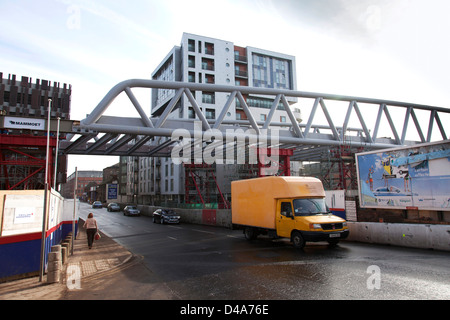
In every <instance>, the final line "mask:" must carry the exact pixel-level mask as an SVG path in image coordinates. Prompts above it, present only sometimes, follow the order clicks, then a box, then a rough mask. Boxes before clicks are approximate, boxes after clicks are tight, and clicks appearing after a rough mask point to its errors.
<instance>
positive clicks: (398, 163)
mask: <svg viewBox="0 0 450 320" xmlns="http://www.w3.org/2000/svg"><path fill="white" fill-rule="evenodd" d="M356 164H357V174H358V189H359V201H360V206H361V207H362V208H392V209H403V210H405V209H410V210H434V211H450V140H445V141H441V142H435V143H426V144H418V145H415V146H410V147H402V148H393V149H386V150H379V151H373V152H365V153H359V154H357V155H356Z"/></svg>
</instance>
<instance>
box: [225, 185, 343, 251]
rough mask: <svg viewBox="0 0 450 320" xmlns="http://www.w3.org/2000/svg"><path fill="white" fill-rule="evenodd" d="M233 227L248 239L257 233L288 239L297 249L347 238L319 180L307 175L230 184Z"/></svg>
mask: <svg viewBox="0 0 450 320" xmlns="http://www.w3.org/2000/svg"><path fill="white" fill-rule="evenodd" d="M231 209H232V223H233V228H239V229H243V230H244V234H245V237H246V238H247V239H248V240H252V239H255V238H256V237H257V236H258V235H260V234H263V235H269V236H272V237H284V238H289V239H291V241H292V243H293V244H294V246H295V247H297V248H303V247H304V246H305V243H306V242H308V241H328V243H330V244H331V245H336V244H337V243H338V242H339V240H341V239H345V238H347V237H348V234H349V231H348V228H347V223H346V221H345V220H344V219H342V218H340V217H337V216H334V215H332V214H331V212H330V211H329V209H328V207H327V206H326V204H325V191H324V189H323V185H322V182H321V181H320V180H319V179H316V178H310V177H263V178H256V179H248V180H239V181H233V182H232V183H231Z"/></svg>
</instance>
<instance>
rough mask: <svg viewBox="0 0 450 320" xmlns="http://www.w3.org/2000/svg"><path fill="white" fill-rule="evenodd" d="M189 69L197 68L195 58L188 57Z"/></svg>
mask: <svg viewBox="0 0 450 320" xmlns="http://www.w3.org/2000/svg"><path fill="white" fill-rule="evenodd" d="M188 67H189V68H195V56H189V57H188Z"/></svg>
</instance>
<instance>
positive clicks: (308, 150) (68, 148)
mask: <svg viewBox="0 0 450 320" xmlns="http://www.w3.org/2000/svg"><path fill="white" fill-rule="evenodd" d="M133 88H146V89H169V90H173V94H172V98H171V100H170V101H169V102H168V104H166V107H165V109H164V110H163V111H162V113H161V114H160V116H158V117H152V118H149V117H148V116H147V115H146V113H145V111H144V109H143V108H142V106H141V104H140V103H139V101H138V99H137V98H136V96H135V95H134V93H133V91H132V89H133ZM193 91H205V92H225V93H227V94H228V95H229V98H228V100H227V102H226V103H225V105H224V106H223V108H221V109H220V108H219V109H218V110H220V114H219V116H218V117H217V119H214V120H208V119H206V117H205V115H204V113H203V112H202V106H201V104H200V103H199V102H198V101H197V100H196V99H195V98H194V96H193V94H192V92H193ZM121 93H125V94H126V96H127V97H128V98H129V100H130V101H131V103H132V105H133V106H134V108H135V109H136V111H137V113H138V114H139V117H135V118H127V117H114V116H107V115H104V114H105V112H106V111H107V110H108V107H109V106H110V105H111V104H112V103H113V101H114V100H115V99H116V97H118V96H119V95H120V94H121ZM183 95H184V96H186V98H187V99H188V101H189V103H190V105H192V108H193V110H194V112H195V115H196V119H195V120H194V119H176V118H174V117H171V116H170V115H171V113H172V112H173V111H174V110H175V108H176V105H177V103H178V102H179V101H180V99H181V97H182V96H183ZM247 95H257V96H263V97H269V98H272V99H273V100H274V102H273V104H272V106H271V108H270V110H269V113H268V116H267V119H266V120H265V121H258V120H257V119H255V118H254V116H253V115H252V112H251V110H250V107H249V106H248V104H247V103H246V101H245V97H246V96H247ZM236 99H237V100H238V101H239V102H240V106H241V108H242V110H243V111H244V113H245V115H246V117H247V119H246V120H226V114H227V112H228V111H229V109H230V107H231V106H232V105H233V103H234V101H235V100H236ZM292 99H296V100H297V101H298V102H299V103H300V104H301V105H308V106H312V107H311V111H310V113H309V114H308V115H305V114H304V115H303V117H304V118H305V120H306V122H305V123H299V122H298V121H297V119H296V116H295V115H294V113H293V111H292V110H291V108H290V106H289V103H288V100H291V101H292ZM335 102H339V106H337V105H333V106H332V108H333V109H330V106H331V105H332V104H333V103H335ZM341 102H346V103H344V104H342V103H341ZM279 104H282V105H283V106H284V109H285V110H286V113H287V116H288V117H287V122H283V123H281V122H277V121H275V120H274V119H273V115H274V113H275V110H277V108H278V106H279ZM374 107H375V108H377V109H378V113H377V116H376V118H373V117H372V116H368V115H366V110H368V109H367V108H374ZM300 108H302V107H300ZM394 109H395V110H394ZM398 110H402V111H403V113H402V114H403V118H401V121H398V120H397V121H394V119H397V117H396V118H394V117H393V112H394V111H395V112H398ZM320 112H321V113H322V115H323V116H324V119H325V121H324V122H323V121H322V122H320V123H319V120H318V119H319V118H320V117H319V116H318V114H319V113H320ZM420 112H422V113H423V112H426V113H427V117H428V121H427V123H428V128H427V129H426V130H425V131H424V130H423V128H422V127H423V123H422V124H421V121H420V119H422V118H423V114H421V116H420V117H419V116H418V113H420ZM336 113H337V114H342V115H343V114H345V118H344V120H343V122H342V123H337V121H336V120H335V116H334V114H336ZM124 114H129V112H128V111H127V110H124ZM352 116H356V118H357V121H356V124H357V126H355V127H351V126H350V119H351V117H352ZM447 117H450V109H448V108H442V107H435V106H427V105H419V104H412V103H404V102H397V101H389V100H381V99H370V98H360V97H351V96H339V95H332V94H321V93H311V92H302V91H292V90H276V89H267V88H254V87H240V86H223V85H212V84H196V83H184V82H167V81H155V80H139V79H133V80H127V81H123V82H121V83H119V84H117V85H116V86H114V87H113V88H112V89H111V90H110V91H109V92H108V94H107V95H106V96H105V97H104V98H103V99H102V100H101V101H100V103H99V104H98V105H97V107H96V108H94V110H93V111H92V112H91V113H90V114H89V115H88V117H87V118H86V119H84V120H82V121H80V122H79V123H77V124H74V125H73V132H72V134H69V135H67V138H66V139H65V140H62V141H61V142H60V151H61V152H62V153H63V154H83V155H116V156H117V155H120V156H145V157H167V156H170V152H171V148H172V147H173V146H174V144H175V143H177V142H178V138H176V137H177V134H178V133H179V132H180V130H181V131H182V132H184V133H186V134H189V136H190V137H192V140H193V141H194V142H192V143H193V145H194V144H195V143H197V142H198V141H199V140H200V139H202V138H204V137H205V134H206V135H207V136H208V137H210V136H211V135H212V136H214V137H215V138H216V140H215V141H216V142H217V141H219V143H220V141H223V152H224V154H225V153H226V150H229V149H230V148H233V149H236V148H238V146H237V141H238V140H239V139H244V140H245V141H247V144H252V143H254V142H255V141H256V145H258V144H261V141H262V143H263V147H266V146H265V145H264V143H266V144H269V143H270V144H269V146H272V147H278V148H292V149H294V155H293V156H292V157H291V160H305V161H314V160H316V159H317V160H320V158H321V154H323V153H324V152H327V150H328V149H329V148H330V146H334V147H339V146H351V147H354V148H364V149H365V150H373V149H385V148H392V147H397V146H404V145H412V144H415V143H424V142H430V141H432V137H433V136H436V135H438V136H439V138H438V139H440V138H442V140H447V138H448V129H449V128H448V127H445V126H444V125H443V123H445V122H444V121H442V120H441V119H443V118H444V119H447ZM322 119H323V118H322ZM383 119H384V121H387V123H388V129H390V131H391V132H389V134H390V135H391V136H392V138H383V137H380V130H381V123H382V121H383ZM448 119H450V118H448ZM411 120H412V121H411ZM369 124H372V126H369ZM177 130H178V131H177ZM411 130H413V131H414V132H415V133H416V136H418V137H419V139H417V141H411V140H407V133H408V132H410V131H411ZM425 132H426V134H425ZM383 135H384V134H383ZM172 136H173V137H174V138H176V139H175V140H171V137H172ZM217 136H221V137H220V138H222V140H220V139H219V140H217ZM160 137H166V138H168V139H161V141H160V142H158V138H160ZM152 138H154V139H152ZM195 138H196V139H197V142H195ZM152 140H153V141H152ZM212 141H213V139H211V140H210V141H209V143H211V142H212ZM203 142H208V141H203ZM207 144H208V143H205V144H203V147H205V146H206V145H207ZM256 147H258V146H256Z"/></svg>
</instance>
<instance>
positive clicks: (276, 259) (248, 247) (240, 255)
mask: <svg viewBox="0 0 450 320" xmlns="http://www.w3.org/2000/svg"><path fill="white" fill-rule="evenodd" d="M89 211H91V212H93V213H94V215H95V218H96V219H97V221H98V224H99V227H100V230H101V231H102V232H103V233H105V234H106V235H108V236H109V237H111V238H112V239H114V240H115V241H116V242H118V243H119V244H121V245H122V246H124V247H126V248H127V249H128V250H129V251H131V252H132V253H134V254H135V255H139V256H142V259H143V262H144V263H145V265H146V266H147V268H148V269H149V270H151V272H152V274H153V276H155V277H157V278H158V279H159V281H161V282H163V283H164V284H165V285H166V286H167V287H168V288H170V290H171V292H172V293H174V294H175V296H177V297H178V298H180V299H196V300H204V299H223V300H230V299H243V300H247V299H252V300H254V299H268V300H293V299H295V300H300V299H301V300H305V299H345V300H359V299H371V300H379V299H386V300H397V299H401V300H404V299H407V300H409V299H433V300H441V299H442V300H448V299H450V268H449V265H450V254H449V253H448V252H441V251H433V250H422V249H413V248H401V247H391V246H383V245H372V244H361V243H352V242H341V243H340V244H339V245H338V246H337V247H335V248H330V247H329V246H328V245H327V244H326V243H312V244H308V245H307V246H306V247H305V249H304V250H297V249H295V248H293V246H292V245H291V244H290V243H289V242H287V241H286V240H270V239H268V238H258V239H257V240H254V241H252V242H249V241H247V240H245V238H244V237H243V235H242V232H241V231H237V230H230V229H225V228H217V227H210V226H201V225H192V224H182V223H181V224H179V225H160V224H154V223H153V222H152V219H151V218H149V217H145V216H141V217H128V216H124V215H123V214H122V212H107V211H106V209H90V207H88V206H87V205H86V204H81V207H80V217H81V218H83V219H85V218H86V216H87V213H88V212H89Z"/></svg>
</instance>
